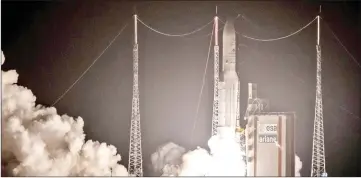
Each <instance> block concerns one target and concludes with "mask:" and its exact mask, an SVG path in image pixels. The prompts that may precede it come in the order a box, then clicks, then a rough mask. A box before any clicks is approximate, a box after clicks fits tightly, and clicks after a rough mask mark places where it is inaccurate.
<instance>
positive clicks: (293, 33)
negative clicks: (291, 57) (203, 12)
mask: <svg viewBox="0 0 361 178" xmlns="http://www.w3.org/2000/svg"><path fill="white" fill-rule="evenodd" d="M316 19H317V17H315V18H314V19H313V20H311V21H310V22H309V23H308V24H307V25H305V26H303V27H302V28H300V29H298V30H297V31H295V32H292V33H291V34H289V35H286V36H282V37H278V38H270V39H260V38H255V37H250V36H247V35H244V34H241V33H239V32H237V31H236V33H237V34H239V35H241V36H243V37H244V38H247V39H250V40H254V41H262V42H270V41H277V40H282V39H285V38H288V37H291V36H293V35H296V34H298V33H300V32H301V31H302V30H304V29H305V28H307V27H308V26H310V25H311V24H312V23H313V22H314V21H315V20H316ZM221 22H222V23H224V22H223V21H221Z"/></svg>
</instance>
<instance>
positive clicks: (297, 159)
mask: <svg viewBox="0 0 361 178" xmlns="http://www.w3.org/2000/svg"><path fill="white" fill-rule="evenodd" d="M301 169H302V162H301V159H300V157H298V156H297V155H296V157H295V176H296V177H301V172H300V171H301Z"/></svg>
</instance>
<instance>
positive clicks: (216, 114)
mask: <svg viewBox="0 0 361 178" xmlns="http://www.w3.org/2000/svg"><path fill="white" fill-rule="evenodd" d="M216 13H217V7H216ZM213 28H214V86H213V117H212V136H214V135H217V127H218V122H219V110H218V109H219V89H218V88H219V46H218V17H217V16H215V17H214V26H213Z"/></svg>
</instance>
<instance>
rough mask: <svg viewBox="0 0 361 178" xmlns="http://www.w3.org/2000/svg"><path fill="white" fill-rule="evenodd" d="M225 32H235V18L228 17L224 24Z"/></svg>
mask: <svg viewBox="0 0 361 178" xmlns="http://www.w3.org/2000/svg"><path fill="white" fill-rule="evenodd" d="M223 33H224V34H234V33H235V29H234V19H227V21H226V24H225V26H224V30H223Z"/></svg>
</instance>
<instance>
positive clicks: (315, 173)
mask: <svg viewBox="0 0 361 178" xmlns="http://www.w3.org/2000/svg"><path fill="white" fill-rule="evenodd" d="M320 14H321V6H320V11H319V15H318V16H317V45H316V51H317V73H316V75H317V76H316V81H317V83H316V103H315V120H314V128H313V147H312V166H311V177H326V176H327V173H326V161H325V145H324V129H323V105H322V76H321V74H322V68H321V62H322V61H321V59H322V58H321V46H320Z"/></svg>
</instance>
